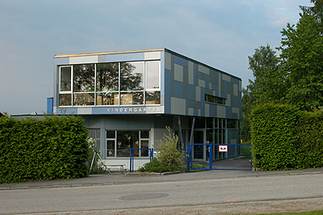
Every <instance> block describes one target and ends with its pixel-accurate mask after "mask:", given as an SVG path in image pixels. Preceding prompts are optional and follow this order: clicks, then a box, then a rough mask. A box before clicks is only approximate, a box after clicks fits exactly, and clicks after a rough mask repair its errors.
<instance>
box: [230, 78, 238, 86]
mask: <svg viewBox="0 0 323 215" xmlns="http://www.w3.org/2000/svg"><path fill="white" fill-rule="evenodd" d="M231 83H233V84H237V85H239V80H238V79H237V78H234V77H231Z"/></svg>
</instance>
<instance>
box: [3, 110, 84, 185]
mask: <svg viewBox="0 0 323 215" xmlns="http://www.w3.org/2000/svg"><path fill="white" fill-rule="evenodd" d="M83 122H84V121H83V119H82V118H81V117H73V116H63V117H58V116H46V117H45V119H41V120H38V119H34V118H27V119H15V118H12V117H7V116H4V117H0V183H10V182H23V181H32V180H49V179H71V178H77V177H84V176H86V175H87V165H86V161H87V157H88V143H87V141H86V138H87V136H88V131H87V129H86V128H85V127H84V125H83Z"/></svg>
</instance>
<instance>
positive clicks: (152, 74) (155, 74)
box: [146, 61, 160, 89]
mask: <svg viewBox="0 0 323 215" xmlns="http://www.w3.org/2000/svg"><path fill="white" fill-rule="evenodd" d="M146 64H147V89H159V67H160V66H159V61H147V62H146Z"/></svg>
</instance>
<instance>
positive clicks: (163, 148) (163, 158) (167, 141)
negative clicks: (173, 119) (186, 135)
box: [156, 127, 186, 168]
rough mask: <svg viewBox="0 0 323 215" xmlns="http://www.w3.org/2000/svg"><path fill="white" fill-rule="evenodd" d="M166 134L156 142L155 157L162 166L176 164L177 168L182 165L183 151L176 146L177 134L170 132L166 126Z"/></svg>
mask: <svg viewBox="0 0 323 215" xmlns="http://www.w3.org/2000/svg"><path fill="white" fill-rule="evenodd" d="M166 129H167V131H168V135H166V134H164V138H163V140H158V141H156V142H157V147H156V151H157V158H158V160H159V161H160V163H161V165H162V166H176V167H178V168H180V167H182V166H183V165H184V159H185V156H186V154H185V152H184V151H182V150H179V149H178V148H177V142H178V136H177V135H175V134H172V133H171V132H170V128H169V127H166Z"/></svg>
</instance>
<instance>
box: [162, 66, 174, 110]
mask: <svg viewBox="0 0 323 215" xmlns="http://www.w3.org/2000/svg"><path fill="white" fill-rule="evenodd" d="M165 83H172V73H171V71H169V70H167V69H165ZM164 86H165V97H164V98H165V104H164V108H165V113H167V114H170V113H171V96H172V86H171V84H165V85H164Z"/></svg>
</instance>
